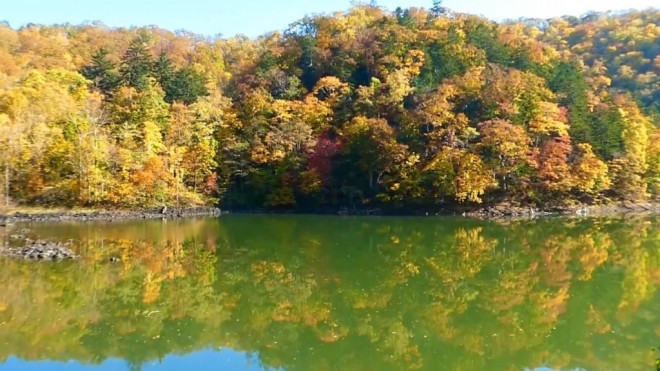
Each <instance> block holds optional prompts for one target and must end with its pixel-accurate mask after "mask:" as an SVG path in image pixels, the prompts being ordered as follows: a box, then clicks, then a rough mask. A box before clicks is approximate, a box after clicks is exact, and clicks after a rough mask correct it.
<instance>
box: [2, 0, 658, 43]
mask: <svg viewBox="0 0 660 371" xmlns="http://www.w3.org/2000/svg"><path fill="white" fill-rule="evenodd" d="M351 3H352V1H351V0H112V1H108V0H0V9H2V11H1V12H0V20H5V21H7V22H9V24H10V25H11V26H12V27H14V28H18V27H21V26H24V25H26V24H28V23H38V24H47V25H50V24H61V23H70V24H80V23H83V22H87V21H101V22H102V23H104V24H106V25H107V26H110V27H130V26H149V25H157V26H159V27H161V28H165V29H168V30H172V31H176V30H187V31H191V32H193V33H197V34H201V35H205V36H216V35H218V34H221V35H222V36H225V37H232V36H234V35H236V34H243V35H247V36H249V37H253V38H254V37H257V36H259V35H263V34H265V33H267V32H270V31H275V30H282V29H285V28H287V26H288V25H289V24H291V23H293V22H295V21H296V20H298V19H300V18H302V17H304V16H305V15H308V14H315V13H332V12H335V11H342V10H346V9H348V8H349V7H350V6H351ZM432 3H433V1H432V0H378V1H377V4H378V5H379V6H383V7H385V8H387V9H389V10H394V9H396V8H397V7H399V6H400V7H402V8H408V7H426V8H430V7H431V6H432ZM443 5H444V6H445V7H447V8H449V9H451V10H453V11H456V12H461V13H472V14H479V15H483V16H486V17H488V18H490V19H493V20H496V21H501V20H504V19H517V18H520V17H529V18H550V17H557V16H562V15H576V16H577V15H581V14H584V13H586V12H588V11H592V10H593V11H605V10H625V9H646V8H649V7H653V6H655V7H660V0H628V1H625V2H622V1H620V0H445V1H444V2H443Z"/></svg>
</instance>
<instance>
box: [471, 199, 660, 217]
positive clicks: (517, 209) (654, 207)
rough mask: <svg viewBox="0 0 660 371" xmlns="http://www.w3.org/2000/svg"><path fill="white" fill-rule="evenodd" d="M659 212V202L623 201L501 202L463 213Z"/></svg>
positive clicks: (524, 214) (511, 214)
mask: <svg viewBox="0 0 660 371" xmlns="http://www.w3.org/2000/svg"><path fill="white" fill-rule="evenodd" d="M644 213H660V203H649V202H631V201H623V202H616V203H611V204H605V205H577V206H572V207H560V206H557V207H547V208H534V207H531V206H530V207H521V206H513V205H510V204H508V203H503V204H499V205H495V206H489V207H483V208H480V209H478V210H474V211H466V212H465V214H464V215H466V216H470V217H476V218H483V219H500V218H536V217H543V216H561V215H576V216H602V215H614V214H621V215H623V214H644Z"/></svg>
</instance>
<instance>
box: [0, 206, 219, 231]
mask: <svg viewBox="0 0 660 371" xmlns="http://www.w3.org/2000/svg"><path fill="white" fill-rule="evenodd" d="M221 214H222V211H221V210H220V209H218V208H215V207H190V208H158V209H143V210H136V211H123V210H115V211H113V210H99V211H65V212H35V213H31V212H14V213H10V214H1V213H0V226H4V225H11V224H14V223H19V222H57V221H115V220H131V219H163V218H164V219H176V218H188V217H199V216H205V217H207V216H209V217H213V216H220V215H221Z"/></svg>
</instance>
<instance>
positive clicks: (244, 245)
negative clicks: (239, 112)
mask: <svg viewBox="0 0 660 371" xmlns="http://www.w3.org/2000/svg"><path fill="white" fill-rule="evenodd" d="M659 232H660V230H659V228H658V226H657V223H656V220H655V219H645V218H638V219H628V220H621V219H590V220H571V219H568V220H541V221H534V222H529V221H518V222H508V223H506V224H494V223H482V222H476V221H469V220H453V219H414V218H411V219H387V218H382V219H359V218H355V219H350V218H349V219H342V218H321V217H308V218H305V219H303V218H297V217H278V218H268V217H232V218H226V219H223V220H222V221H220V222H218V221H190V222H179V223H172V224H170V225H167V226H163V225H162V224H160V223H146V224H144V225H142V226H140V227H136V226H135V225H133V224H131V225H128V224H127V225H123V226H122V225H114V226H106V227H102V228H96V229H94V228H89V229H84V228H82V227H65V228H59V229H57V230H56V231H55V230H52V231H50V230H49V229H48V227H44V228H42V229H41V230H40V232H39V233H42V234H45V235H48V234H49V233H51V234H57V236H59V238H62V239H66V238H71V237H75V239H76V240H77V241H78V245H77V248H78V249H79V250H81V251H84V256H85V260H84V261H82V262H79V263H66V264H60V265H48V264H36V265H28V264H25V263H23V262H16V261H9V260H8V261H4V262H3V269H2V270H1V271H0V282H5V283H7V284H5V287H4V289H3V290H2V291H0V345H2V346H0V359H4V358H6V357H7V356H9V355H12V354H14V355H19V356H21V357H24V358H28V359H43V358H50V359H62V360H63V359H78V360H81V361H84V362H101V361H103V360H105V359H107V358H109V357H121V358H123V359H126V360H127V361H128V362H129V363H130V364H131V365H136V367H139V365H141V364H142V363H144V362H146V361H149V360H154V359H159V358H162V357H164V356H165V355H167V354H169V353H187V352H192V351H195V350H201V349H204V348H207V347H209V346H214V347H218V346H221V347H231V348H234V349H237V350H242V351H248V352H251V353H252V352H253V353H256V354H258V356H259V357H260V359H261V361H262V362H263V363H264V364H265V365H268V366H272V367H286V368H290V369H337V368H346V369H349V370H351V369H364V368H373V369H419V368H424V369H433V368H434V367H436V366H437V365H443V369H457V370H458V369H479V368H485V367H489V368H495V369H500V368H502V369H508V368H511V367H514V368H516V369H523V368H524V367H529V366H540V365H550V366H553V367H555V368H562V367H565V368H571V367H585V368H589V369H591V368H593V369H603V368H625V369H636V368H644V367H647V366H649V365H652V364H653V363H652V362H653V359H652V357H651V356H650V355H649V354H648V348H649V346H650V345H649V344H651V346H652V345H653V344H655V343H657V337H658V335H657V334H656V331H657V329H658V315H657V314H656V312H657V308H655V307H654V306H653V301H654V299H655V298H657V295H658V294H657V291H656V287H657V286H658V285H659V284H660V238H658V236H659V235H660V233H659ZM114 236H121V238H115V237H114ZM110 256H119V257H121V262H120V263H117V264H113V263H110V262H108V259H109V257H110ZM9 282H11V284H8V283H9ZM5 344H6V345H5Z"/></svg>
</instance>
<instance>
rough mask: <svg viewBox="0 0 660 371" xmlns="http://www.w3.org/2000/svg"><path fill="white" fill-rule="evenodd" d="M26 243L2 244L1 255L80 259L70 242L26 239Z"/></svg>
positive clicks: (24, 257)
mask: <svg viewBox="0 0 660 371" xmlns="http://www.w3.org/2000/svg"><path fill="white" fill-rule="evenodd" d="M25 242H26V244H25V245H24V246H20V247H8V246H2V245H0V256H7V257H10V258H15V259H24V260H43V261H62V260H71V259H78V255H76V253H74V252H73V251H72V250H71V249H69V247H68V244H63V243H55V242H49V241H44V240H36V241H32V240H30V239H26V240H25Z"/></svg>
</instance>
